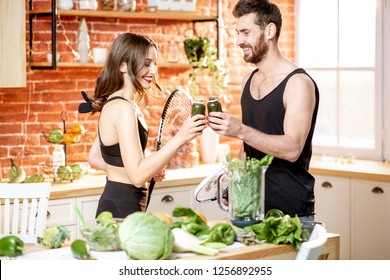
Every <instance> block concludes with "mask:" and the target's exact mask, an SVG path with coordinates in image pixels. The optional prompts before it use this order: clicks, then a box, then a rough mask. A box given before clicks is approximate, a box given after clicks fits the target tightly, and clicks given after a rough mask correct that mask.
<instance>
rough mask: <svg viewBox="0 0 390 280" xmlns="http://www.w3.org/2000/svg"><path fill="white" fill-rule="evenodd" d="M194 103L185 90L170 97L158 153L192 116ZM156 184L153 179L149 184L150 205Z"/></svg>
mask: <svg viewBox="0 0 390 280" xmlns="http://www.w3.org/2000/svg"><path fill="white" fill-rule="evenodd" d="M192 103H193V99H192V97H191V95H190V94H189V93H188V92H187V91H185V90H183V89H175V90H174V91H173V92H172V93H171V94H170V95H169V97H168V99H167V101H166V102H165V106H164V110H163V112H162V115H161V120H160V126H159V129H158V136H157V151H158V150H160V149H161V148H162V147H164V145H165V144H166V143H168V141H169V140H171V139H172V138H173V137H174V136H175V135H176V133H177V132H178V131H179V130H180V128H181V127H182V125H183V123H184V121H185V120H187V119H188V118H189V117H190V116H191V106H192ZM155 183H156V182H155V181H154V179H152V180H151V181H150V184H149V197H148V205H149V201H150V197H151V194H152V191H153V188H154V185H155Z"/></svg>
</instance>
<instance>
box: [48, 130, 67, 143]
mask: <svg viewBox="0 0 390 280" xmlns="http://www.w3.org/2000/svg"><path fill="white" fill-rule="evenodd" d="M63 135H64V133H63V132H62V131H61V130H60V129H53V130H51V131H50V133H49V141H50V142H52V143H61V141H62V137H63Z"/></svg>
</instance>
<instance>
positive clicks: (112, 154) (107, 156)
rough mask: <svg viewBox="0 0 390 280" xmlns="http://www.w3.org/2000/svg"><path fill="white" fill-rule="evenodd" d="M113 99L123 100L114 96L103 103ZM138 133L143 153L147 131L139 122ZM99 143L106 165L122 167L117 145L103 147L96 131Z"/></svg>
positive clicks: (119, 150)
mask: <svg viewBox="0 0 390 280" xmlns="http://www.w3.org/2000/svg"><path fill="white" fill-rule="evenodd" d="M115 99H122V100H125V101H126V99H125V98H123V97H122V96H115V97H113V98H110V99H108V100H107V101H106V102H105V103H107V102H110V101H112V100H115ZM138 133H139V137H140V142H141V147H142V150H143V151H145V148H146V143H147V142H148V131H147V130H146V129H145V128H144V127H143V126H142V124H141V122H140V121H139V120H138ZM98 135H99V142H100V151H101V153H102V157H103V159H104V161H105V162H106V163H107V164H110V165H113V166H117V167H124V164H123V161H122V157H121V149H120V146H119V143H116V144H113V145H110V146H105V145H104V144H103V143H102V141H101V139H100V131H99V129H98Z"/></svg>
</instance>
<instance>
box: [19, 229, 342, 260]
mask: <svg viewBox="0 0 390 280" xmlns="http://www.w3.org/2000/svg"><path fill="white" fill-rule="evenodd" d="M339 244H340V237H339V235H338V234H333V233H328V240H327V242H326V244H325V246H324V248H323V250H322V253H321V255H320V258H319V259H322V260H338V259H339ZM69 246H70V244H69V242H68V244H66V245H65V246H64V247H62V248H58V249H46V248H44V247H43V246H42V245H33V244H26V246H25V252H24V253H23V255H21V256H19V257H17V258H16V260H32V259H34V260H46V259H64V260H72V259H73V260H75V259H74V258H73V256H72V254H71V251H70V247H69ZM296 254H297V251H296V250H295V249H294V248H293V247H292V246H291V245H273V244H269V243H263V244H260V245H253V246H245V245H243V244H241V243H237V242H236V243H234V244H233V245H230V246H228V247H227V248H225V249H223V250H221V251H220V252H219V253H218V254H217V255H216V256H204V255H198V254H194V253H172V254H171V255H170V256H169V258H168V259H169V260H257V259H264V260H294V259H295V257H296ZM91 255H92V257H93V258H96V259H97V260H126V259H127V256H126V253H125V252H124V251H116V252H96V251H91Z"/></svg>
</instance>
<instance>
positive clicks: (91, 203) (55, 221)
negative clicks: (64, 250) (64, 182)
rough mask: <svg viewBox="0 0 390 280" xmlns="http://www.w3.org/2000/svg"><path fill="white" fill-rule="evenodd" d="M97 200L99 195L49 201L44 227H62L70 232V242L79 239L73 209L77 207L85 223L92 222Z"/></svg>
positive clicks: (79, 234)
mask: <svg viewBox="0 0 390 280" xmlns="http://www.w3.org/2000/svg"><path fill="white" fill-rule="evenodd" d="M99 198H100V195H91V196H80V197H77V198H76V197H74V198H61V199H52V200H49V206H48V208H47V221H46V226H47V227H49V226H64V227H66V228H68V229H69V230H70V232H71V239H72V240H74V239H77V238H81V237H82V236H81V232H80V226H79V220H78V218H77V215H76V212H75V210H74V207H75V206H77V208H78V209H79V210H80V212H81V213H82V215H83V217H84V219H85V220H86V221H87V222H88V221H90V220H94V219H95V213H96V208H97V203H98V201H99Z"/></svg>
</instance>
